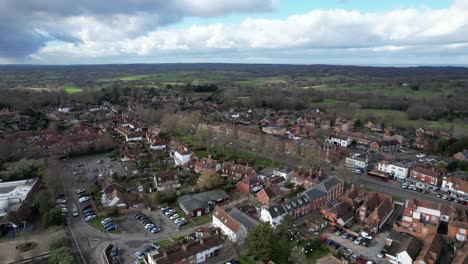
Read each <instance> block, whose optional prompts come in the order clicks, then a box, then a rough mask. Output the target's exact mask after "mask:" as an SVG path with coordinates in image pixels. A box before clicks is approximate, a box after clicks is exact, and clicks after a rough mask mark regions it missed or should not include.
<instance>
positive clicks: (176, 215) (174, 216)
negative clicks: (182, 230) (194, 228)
mask: <svg viewBox="0 0 468 264" xmlns="http://www.w3.org/2000/svg"><path fill="white" fill-rule="evenodd" d="M177 218H179V215H178V214H173V215H171V217H169V219H171V220H174V219H177Z"/></svg>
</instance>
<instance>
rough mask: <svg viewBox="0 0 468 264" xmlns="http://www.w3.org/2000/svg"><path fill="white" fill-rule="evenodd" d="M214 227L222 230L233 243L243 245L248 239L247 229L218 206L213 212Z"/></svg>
mask: <svg viewBox="0 0 468 264" xmlns="http://www.w3.org/2000/svg"><path fill="white" fill-rule="evenodd" d="M212 225H213V227H217V228H219V229H221V232H222V233H223V234H224V235H225V236H227V237H228V238H229V240H231V241H232V242H234V243H236V244H238V245H242V244H244V242H245V239H246V238H247V233H248V232H247V227H246V226H244V225H243V224H242V223H240V222H239V221H237V220H236V219H235V218H234V217H232V216H231V215H229V214H228V213H227V212H226V211H224V210H223V209H222V208H221V207H219V206H216V208H215V209H214V211H213V222H212Z"/></svg>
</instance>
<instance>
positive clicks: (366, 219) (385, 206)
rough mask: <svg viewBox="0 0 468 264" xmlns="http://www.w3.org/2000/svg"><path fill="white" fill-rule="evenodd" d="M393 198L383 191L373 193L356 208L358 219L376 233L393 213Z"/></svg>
mask: <svg viewBox="0 0 468 264" xmlns="http://www.w3.org/2000/svg"><path fill="white" fill-rule="evenodd" d="M393 209H394V204H393V198H392V196H390V195H386V194H383V193H371V194H369V196H368V197H367V199H366V201H365V202H364V203H363V204H362V205H361V206H360V207H359V208H357V210H356V215H357V219H358V220H359V221H361V223H363V224H364V226H365V228H366V229H368V230H369V231H370V232H372V233H374V234H376V233H377V232H378V231H379V229H380V228H381V227H382V226H383V225H384V224H385V222H386V221H387V219H388V218H389V217H390V215H391V214H392V213H393Z"/></svg>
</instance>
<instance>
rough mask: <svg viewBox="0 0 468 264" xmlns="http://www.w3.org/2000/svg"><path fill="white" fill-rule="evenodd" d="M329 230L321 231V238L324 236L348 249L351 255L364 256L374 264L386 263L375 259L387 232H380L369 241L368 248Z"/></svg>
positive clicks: (383, 243)
mask: <svg viewBox="0 0 468 264" xmlns="http://www.w3.org/2000/svg"><path fill="white" fill-rule="evenodd" d="M328 230H329V229H325V230H324V231H323V234H322V235H323V236H326V237H327V238H328V239H332V240H333V241H335V242H337V243H339V244H340V245H341V246H342V247H346V248H349V249H351V250H352V251H353V253H358V254H360V255H362V256H365V257H366V259H368V260H372V261H374V262H376V263H386V262H385V261H384V260H381V259H379V258H377V254H378V253H379V252H380V250H381V249H382V248H383V246H384V245H385V241H386V240H387V237H388V235H389V233H388V232H382V233H379V234H377V236H375V237H374V238H373V239H372V240H371V241H370V244H369V246H368V247H365V246H363V245H356V244H355V243H354V242H353V241H351V240H349V239H346V238H343V237H342V235H336V234H335V233H334V232H333V233H330V232H329V231H328Z"/></svg>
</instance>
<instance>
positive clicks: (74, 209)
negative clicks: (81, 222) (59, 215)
mask: <svg viewBox="0 0 468 264" xmlns="http://www.w3.org/2000/svg"><path fill="white" fill-rule="evenodd" d="M72 215H73V216H75V217H77V216H78V210H77V209H76V207H73V209H72Z"/></svg>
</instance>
